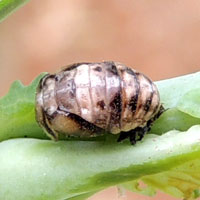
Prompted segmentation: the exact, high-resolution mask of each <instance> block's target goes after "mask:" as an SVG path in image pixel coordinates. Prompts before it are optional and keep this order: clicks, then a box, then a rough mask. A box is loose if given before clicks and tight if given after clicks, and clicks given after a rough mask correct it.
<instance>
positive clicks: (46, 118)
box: [42, 109, 58, 140]
mask: <svg viewBox="0 0 200 200" xmlns="http://www.w3.org/2000/svg"><path fill="white" fill-rule="evenodd" d="M42 118H43V120H42V125H43V127H44V128H45V130H46V131H47V133H49V134H50V135H52V136H53V138H54V139H55V140H57V139H58V138H57V136H56V135H55V133H54V132H53V131H52V130H51V128H50V127H49V126H48V123H47V121H48V122H50V121H49V120H51V119H53V115H52V116H49V115H48V114H47V113H46V112H45V111H44V110H43V109H42ZM48 118H49V119H48Z"/></svg>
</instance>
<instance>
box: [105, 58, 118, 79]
mask: <svg viewBox="0 0 200 200" xmlns="http://www.w3.org/2000/svg"><path fill="white" fill-rule="evenodd" d="M104 64H105V66H106V70H107V71H108V72H110V73H111V74H112V75H116V76H119V74H118V71H117V67H116V65H115V63H114V62H112V61H110V62H104Z"/></svg>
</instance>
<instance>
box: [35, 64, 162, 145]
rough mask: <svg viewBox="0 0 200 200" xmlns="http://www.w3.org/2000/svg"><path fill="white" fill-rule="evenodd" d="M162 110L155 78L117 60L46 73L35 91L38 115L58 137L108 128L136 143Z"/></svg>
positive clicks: (50, 133) (93, 133) (92, 133)
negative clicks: (148, 76) (150, 77)
mask: <svg viewBox="0 0 200 200" xmlns="http://www.w3.org/2000/svg"><path fill="white" fill-rule="evenodd" d="M163 110H164V109H163V106H162V105H161V103H160V97H159V92H158V89H157V87H156V86H155V84H154V83H153V82H152V81H151V80H150V79H149V78H147V77H146V76H145V75H144V74H142V73H139V72H137V71H135V70H133V69H131V68H129V67H126V66H125V65H123V64H121V63H118V62H101V63H76V64H72V65H69V66H67V67H66V68H64V69H63V70H61V71H60V72H58V73H56V74H47V75H46V76H44V77H43V78H42V79H41V80H40V83H39V86H38V89H37V94H36V120H37V122H38V123H39V125H40V126H41V127H42V128H43V129H44V130H45V132H46V133H47V134H48V136H50V137H51V138H52V139H54V140H58V137H59V134H64V135H66V136H79V137H94V136H99V135H102V134H105V133H108V132H109V133H112V134H119V138H118V141H122V140H124V139H126V138H129V139H130V142H131V143H132V144H134V143H135V142H136V141H137V140H141V139H142V138H143V136H144V134H145V133H146V132H147V131H149V129H150V126H151V124H152V123H153V121H154V120H155V119H157V118H158V117H159V116H160V115H161V113H162V112H163Z"/></svg>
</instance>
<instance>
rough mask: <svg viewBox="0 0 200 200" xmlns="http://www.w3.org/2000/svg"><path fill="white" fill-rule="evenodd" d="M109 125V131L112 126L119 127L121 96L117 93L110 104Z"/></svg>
mask: <svg viewBox="0 0 200 200" xmlns="http://www.w3.org/2000/svg"><path fill="white" fill-rule="evenodd" d="M109 105H110V110H111V114H110V123H109V126H110V127H109V129H111V127H112V126H115V125H117V124H118V125H119V127H120V119H121V112H122V102H121V94H120V92H118V93H117V94H116V95H115V97H114V99H113V100H112V101H111V102H110V104H109Z"/></svg>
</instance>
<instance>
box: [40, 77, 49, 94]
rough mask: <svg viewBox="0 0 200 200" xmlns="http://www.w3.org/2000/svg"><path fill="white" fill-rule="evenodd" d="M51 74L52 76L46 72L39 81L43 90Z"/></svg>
mask: <svg viewBox="0 0 200 200" xmlns="http://www.w3.org/2000/svg"><path fill="white" fill-rule="evenodd" d="M49 76H51V75H50V74H46V75H45V76H43V77H42V78H41V79H40V82H39V87H38V88H39V90H40V91H41V90H42V89H43V86H44V85H45V81H46V79H47V78H49Z"/></svg>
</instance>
